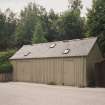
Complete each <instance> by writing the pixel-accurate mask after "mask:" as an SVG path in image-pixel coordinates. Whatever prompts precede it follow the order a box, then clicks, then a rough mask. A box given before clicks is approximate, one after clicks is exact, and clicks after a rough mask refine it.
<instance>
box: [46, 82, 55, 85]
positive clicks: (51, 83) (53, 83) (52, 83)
mask: <svg viewBox="0 0 105 105" xmlns="http://www.w3.org/2000/svg"><path fill="white" fill-rule="evenodd" d="M48 85H56V83H55V82H53V81H52V82H49V83H48Z"/></svg>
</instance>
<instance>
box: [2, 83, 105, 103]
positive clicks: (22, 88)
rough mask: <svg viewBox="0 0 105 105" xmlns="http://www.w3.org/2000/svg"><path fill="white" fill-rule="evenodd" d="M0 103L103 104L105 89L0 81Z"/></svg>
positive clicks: (104, 101)
mask: <svg viewBox="0 0 105 105" xmlns="http://www.w3.org/2000/svg"><path fill="white" fill-rule="evenodd" d="M0 105H105V89H104V88H74V87H67V86H49V85H40V84H34V83H20V82H17V83H16V82H10V83H0Z"/></svg>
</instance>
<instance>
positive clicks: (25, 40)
mask: <svg viewBox="0 0 105 105" xmlns="http://www.w3.org/2000/svg"><path fill="white" fill-rule="evenodd" d="M44 12H45V10H44V9H43V8H42V7H41V6H38V5H36V4H35V3H29V4H28V6H27V7H26V8H25V9H24V10H22V11H21V16H20V21H19V24H18V26H17V30H16V41H17V46H19V47H21V46H22V45H24V44H31V42H32V41H31V40H32V37H33V33H34V31H35V25H36V24H37V22H38V21H40V20H41V18H42V15H43V14H44Z"/></svg>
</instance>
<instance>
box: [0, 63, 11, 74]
mask: <svg viewBox="0 0 105 105" xmlns="http://www.w3.org/2000/svg"><path fill="white" fill-rule="evenodd" d="M11 72H12V65H11V64H10V63H8V62H7V63H3V64H0V73H11Z"/></svg>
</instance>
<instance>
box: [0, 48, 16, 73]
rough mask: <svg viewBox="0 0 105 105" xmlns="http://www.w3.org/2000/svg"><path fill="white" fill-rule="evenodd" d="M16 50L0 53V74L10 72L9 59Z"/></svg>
mask: <svg viewBox="0 0 105 105" xmlns="http://www.w3.org/2000/svg"><path fill="white" fill-rule="evenodd" d="M15 51H16V50H8V51H4V52H0V73H8V72H12V65H11V63H10V62H9V58H10V57H11V56H12V55H13V54H14V53H15Z"/></svg>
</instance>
